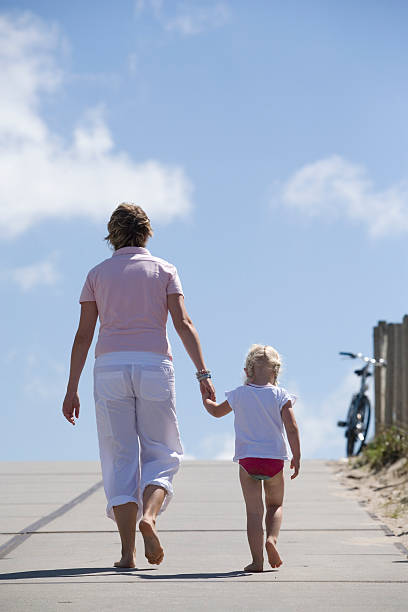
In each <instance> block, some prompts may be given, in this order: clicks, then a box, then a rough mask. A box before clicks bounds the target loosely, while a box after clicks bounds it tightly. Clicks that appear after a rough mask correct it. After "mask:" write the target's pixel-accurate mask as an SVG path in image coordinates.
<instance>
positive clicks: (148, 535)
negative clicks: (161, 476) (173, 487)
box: [139, 485, 166, 565]
mask: <svg viewBox="0 0 408 612" xmlns="http://www.w3.org/2000/svg"><path fill="white" fill-rule="evenodd" d="M165 496H166V490H165V489H163V488H162V487H158V486H156V485H147V487H146V488H145V490H144V491H143V517H142V519H141V521H140V523H139V529H140V532H141V534H142V536H143V540H144V545H145V557H146V559H147V560H148V561H149V563H152V564H155V565H159V563H161V562H162V561H163V557H164V551H163V548H162V547H161V544H160V540H159V536H158V534H157V531H156V519H157V515H158V514H159V512H160V509H161V507H162V505H163V502H164V498H165Z"/></svg>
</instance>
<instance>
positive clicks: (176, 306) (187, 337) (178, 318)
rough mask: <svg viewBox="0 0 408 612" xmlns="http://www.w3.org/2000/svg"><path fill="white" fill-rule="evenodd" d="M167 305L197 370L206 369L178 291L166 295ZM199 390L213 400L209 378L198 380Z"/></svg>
mask: <svg viewBox="0 0 408 612" xmlns="http://www.w3.org/2000/svg"><path fill="white" fill-rule="evenodd" d="M167 307H168V309H169V312H170V314H171V318H172V321H173V325H174V328H175V330H176V332H177V333H178V335H179V336H180V338H181V341H182V342H183V344H184V347H185V349H186V351H187V353H188V354H189V356H190V358H191V361H192V362H193V363H194V365H195V367H196V368H197V370H206V369H207V368H206V366H205V363H204V357H203V353H202V350H201V344H200V338H199V336H198V332H197V330H196V328H195V327H194V324H193V322H192V320H191V319H190V317H189V316H188V314H187V310H186V307H185V305H184V297H183V296H182V295H180V294H179V293H171V294H170V295H168V296H167ZM200 390H201V393H202V394H203V393H204V392H206V391H208V392H209V393H210V397H211V399H212V400H215V390H214V386H213V384H212V382H211V380H210V379H209V378H207V379H204V380H202V381H201V382H200Z"/></svg>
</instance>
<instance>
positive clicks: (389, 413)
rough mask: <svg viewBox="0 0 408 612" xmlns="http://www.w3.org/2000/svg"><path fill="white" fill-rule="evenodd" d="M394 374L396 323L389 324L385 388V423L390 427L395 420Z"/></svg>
mask: <svg viewBox="0 0 408 612" xmlns="http://www.w3.org/2000/svg"><path fill="white" fill-rule="evenodd" d="M394 375H395V333H394V324H393V323H388V325H387V374H386V388H385V412H384V425H385V427H390V426H391V425H392V424H393V422H394V412H395V410H394Z"/></svg>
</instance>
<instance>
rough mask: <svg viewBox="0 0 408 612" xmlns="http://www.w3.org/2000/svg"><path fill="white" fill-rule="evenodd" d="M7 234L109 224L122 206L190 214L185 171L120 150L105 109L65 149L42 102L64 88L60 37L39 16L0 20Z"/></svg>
mask: <svg viewBox="0 0 408 612" xmlns="http://www.w3.org/2000/svg"><path fill="white" fill-rule="evenodd" d="M0 41H1V42H0V213H1V214H0V235H3V236H7V237H13V236H16V235H18V234H21V233H22V232H24V231H25V230H27V229H28V228H29V227H31V226H32V225H33V224H34V223H37V222H39V221H41V220H43V219H45V218H49V217H58V218H70V217H73V216H77V217H80V216H82V217H87V218H93V219H100V218H106V216H107V215H108V214H109V213H110V212H111V211H112V209H113V207H114V206H115V204H117V203H119V202H121V201H124V200H127V201H135V202H137V203H140V204H141V205H142V206H143V207H144V208H145V209H146V211H147V213H148V214H149V215H150V216H151V217H152V218H153V219H160V220H163V221H169V220H171V219H173V218H175V217H177V216H184V215H186V214H188V212H189V211H190V209H191V193H192V185H191V183H190V181H189V180H188V178H187V177H186V175H185V172H184V170H183V168H181V167H179V166H169V165H164V164H162V163H160V162H159V161H157V160H153V159H152V160H147V161H144V162H142V163H136V162H135V161H134V160H133V159H132V158H131V157H130V156H129V155H128V154H127V153H126V152H124V151H117V150H116V149H115V143H114V139H113V137H112V134H111V133H110V130H109V128H108V126H107V125H106V123H105V120H104V116H103V109H102V108H100V107H99V108H96V109H93V110H88V112H87V113H85V116H84V118H83V120H82V121H80V122H79V124H78V125H77V127H76V128H75V129H74V131H73V135H72V139H71V141H70V142H68V143H65V142H63V141H62V139H61V138H60V137H59V136H58V134H55V133H53V132H52V131H51V130H50V129H49V127H48V126H47V124H46V122H45V121H44V120H43V118H42V117H41V115H40V111H39V107H40V102H41V99H42V96H43V95H44V94H45V93H48V92H50V91H53V90H54V89H55V88H56V87H58V86H61V84H62V73H61V71H60V69H59V68H58V65H57V62H56V50H57V46H58V44H59V42H60V41H61V36H60V35H59V34H58V31H57V30H56V29H55V28H49V27H47V26H46V25H45V24H43V23H42V22H41V21H39V20H38V19H37V18H35V17H34V16H33V15H31V14H28V13H25V14H23V15H20V16H18V17H11V16H4V15H2V16H1V15H0Z"/></svg>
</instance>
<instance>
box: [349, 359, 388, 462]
mask: <svg viewBox="0 0 408 612" xmlns="http://www.w3.org/2000/svg"><path fill="white" fill-rule="evenodd" d="M339 355H344V356H346V357H350V358H351V359H361V360H362V361H365V362H366V364H365V366H364V367H363V368H361V369H359V370H354V373H355V374H357V376H358V377H360V378H361V381H360V390H359V391H358V393H355V394H354V395H353V396H352V398H351V402H350V407H349V409H348V412H347V418H346V420H345V421H337V425H338V427H345V428H346V431H345V434H344V435H345V437H346V439H347V442H346V453H347V457H352V456H354V455H358V454H359V453H360V452H361V450H362V448H363V447H364V445H365V440H366V437H367V432H368V427H369V425H370V416H371V405H370V400H369V399H368V397H367V395H366V394H365V392H366V391H367V389H368V385H367V382H366V381H367V378H368V377H369V376H372V372H370V371H369V369H370V366H373V368H375V367H385V366H386V365H387V362H386V361H385V359H378V360H377V359H373V358H371V357H365V356H364V355H363V354H362V353H345V352H340V353H339Z"/></svg>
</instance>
